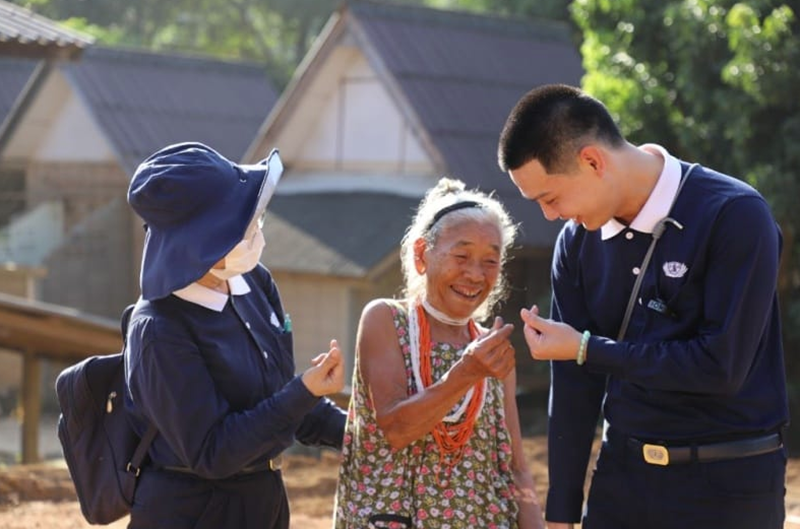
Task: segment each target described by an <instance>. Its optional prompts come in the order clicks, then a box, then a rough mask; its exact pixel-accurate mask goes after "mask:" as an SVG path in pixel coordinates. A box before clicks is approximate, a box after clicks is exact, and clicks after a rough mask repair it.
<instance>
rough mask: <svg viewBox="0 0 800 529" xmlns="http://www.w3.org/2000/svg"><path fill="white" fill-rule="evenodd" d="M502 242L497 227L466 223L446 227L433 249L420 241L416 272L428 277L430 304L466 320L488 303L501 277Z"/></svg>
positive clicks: (427, 295) (466, 221)
mask: <svg viewBox="0 0 800 529" xmlns="http://www.w3.org/2000/svg"><path fill="white" fill-rule="evenodd" d="M502 247H503V241H502V237H501V234H500V229H499V228H498V227H497V225H496V224H494V223H493V222H491V221H489V220H487V221H476V220H465V221H462V222H459V223H454V224H452V225H449V226H445V227H444V228H443V229H442V230H441V232H440V233H439V237H438V240H437V241H436V243H435V246H434V247H433V248H427V247H426V244H425V241H423V240H422V239H420V240H418V241H417V244H416V245H415V248H414V252H415V258H416V267H417V271H418V272H419V273H420V274H425V278H426V284H427V293H426V297H427V300H428V302H429V303H430V304H431V305H433V306H434V307H435V308H437V309H439V310H440V311H442V312H444V313H445V314H447V315H448V316H450V317H452V318H465V317H468V316H470V315H472V313H473V312H474V311H475V310H476V309H477V308H478V307H480V305H481V304H482V303H483V302H484V301H485V300H486V298H487V297H488V296H489V294H490V293H491V292H492V289H493V288H494V286H495V284H496V283H497V279H498V277H499V276H500V267H501V251H502V250H501V249H502Z"/></svg>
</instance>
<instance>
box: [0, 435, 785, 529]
mask: <svg viewBox="0 0 800 529" xmlns="http://www.w3.org/2000/svg"><path fill="white" fill-rule="evenodd" d="M524 447H525V452H526V454H527V455H528V461H529V463H530V464H531V468H532V470H533V472H534V476H535V478H536V485H537V489H538V493H539V497H540V498H541V499H543V498H544V495H545V490H546V488H547V473H546V467H545V461H546V443H545V440H544V438H543V437H541V436H538V437H532V438H527V439H525V441H524ZM337 468H338V455H337V454H335V453H333V452H324V453H323V454H322V455H321V456H320V457H319V458H314V457H308V456H289V457H288V458H287V461H286V463H285V470H284V478H285V481H286V485H287V488H288V492H289V500H290V504H291V509H292V528H293V529H329V528H330V526H331V512H332V509H333V494H334V489H335V487H336V472H337ZM786 510H787V523H786V525H785V528H786V529H800V459H792V460H790V462H789V468H788V472H787V494H786ZM126 525H127V520H126V519H122V520H119V521H118V522H116V523H114V524H112V525H108V526H106V527H110V528H113V529H122V528H124V527H126ZM0 527H1V528H3V529H34V528H42V529H88V528H90V527H92V526H90V525H89V524H87V523H86V522H85V521H84V519H83V517H82V516H81V512H80V507H79V505H78V502H77V500H76V499H75V492H74V489H73V488H72V482H71V481H70V478H69V474H68V473H67V469H66V466H65V465H64V463H63V461H53V462H48V463H42V464H38V465H17V466H9V467H5V468H2V467H0Z"/></svg>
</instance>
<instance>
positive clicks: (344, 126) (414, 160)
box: [293, 48, 434, 173]
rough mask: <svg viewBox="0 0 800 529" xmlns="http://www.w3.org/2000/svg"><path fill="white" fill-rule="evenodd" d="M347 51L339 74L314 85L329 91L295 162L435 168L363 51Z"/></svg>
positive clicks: (344, 166) (304, 165)
mask: <svg viewBox="0 0 800 529" xmlns="http://www.w3.org/2000/svg"><path fill="white" fill-rule="evenodd" d="M342 52H344V50H342ZM335 53H336V52H334V54H335ZM347 54H348V57H347V60H344V59H341V60H340V61H338V62H339V64H341V65H342V69H341V70H340V71H339V72H338V75H329V76H326V77H325V78H322V76H320V78H318V79H317V80H316V83H318V86H316V87H315V88H314V90H313V91H314V92H315V93H318V94H319V93H327V94H328V95H327V96H326V97H325V98H324V100H325V105H324V106H323V107H322V108H321V110H320V112H319V115H318V119H317V121H316V123H315V124H314V126H313V127H312V128H311V129H310V135H308V136H307V138H306V140H305V141H304V144H303V145H302V149H301V150H300V152H299V154H298V156H297V159H296V160H295V161H294V164H293V165H294V168H295V169H296V170H303V169H309V168H334V169H341V170H359V169H361V170H365V171H374V170H381V171H395V172H401V173H402V172H407V171H411V172H432V171H433V170H434V168H433V165H432V164H431V162H430V159H429V157H428V155H427V153H426V152H425V151H424V150H423V149H422V147H421V145H420V144H419V142H418V141H417V139H416V138H415V137H414V135H413V134H412V131H411V128H410V126H409V125H408V122H407V120H406V119H405V117H404V116H403V115H402V113H401V112H400V109H399V108H398V106H397V104H396V102H395V101H394V100H393V99H392V97H391V95H390V94H389V92H388V90H387V89H386V87H385V86H384V85H383V82H382V81H381V79H380V78H379V77H378V76H377V74H376V73H375V72H374V71H373V69H372V67H371V66H370V65H369V63H368V62H367V60H366V58H365V57H364V55H363V54H362V53H361V52H360V50H359V51H353V49H352V48H347ZM300 107H301V108H302V104H301V105H300ZM301 112H302V111H301Z"/></svg>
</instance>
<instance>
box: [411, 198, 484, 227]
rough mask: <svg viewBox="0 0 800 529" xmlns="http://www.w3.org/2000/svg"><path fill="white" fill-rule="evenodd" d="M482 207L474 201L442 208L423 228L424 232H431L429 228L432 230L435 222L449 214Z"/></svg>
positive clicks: (456, 203)
mask: <svg viewBox="0 0 800 529" xmlns="http://www.w3.org/2000/svg"><path fill="white" fill-rule="evenodd" d="M482 207H483V204H481V203H480V202H475V201H474V200H465V201H463V202H455V203H453V204H450V205H449V206H446V207H443V208H442V209H440V210H439V211H437V212H436V215H434V216H433V219H431V221H430V222H429V223H428V226H427V227H426V228H425V231H426V232H429V231H431V228H433V226H434V225H435V224H436V223H437V222H439V219H441V218H442V217H444V216H445V215H447V214H448V213H450V212H453V211H457V210H459V209H464V208H482Z"/></svg>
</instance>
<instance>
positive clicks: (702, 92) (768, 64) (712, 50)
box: [571, 0, 800, 438]
mask: <svg viewBox="0 0 800 529" xmlns="http://www.w3.org/2000/svg"><path fill="white" fill-rule="evenodd" d="M571 9H572V13H573V17H574V19H575V22H576V23H577V24H578V26H579V27H580V28H581V30H582V32H583V45H582V54H583V58H584V67H585V69H586V76H585V78H584V80H583V85H584V88H585V89H586V90H587V91H588V92H590V93H592V94H593V95H595V96H597V97H598V98H600V99H601V100H603V101H604V102H605V103H606V104H607V105H608V106H609V108H610V109H611V111H612V112H613V113H614V114H615V115H616V117H617V118H618V120H619V122H620V124H621V126H622V128H623V131H624V133H625V134H626V135H627V136H628V138H629V139H630V140H631V141H633V142H644V141H657V142H659V143H661V144H663V145H665V146H666V147H667V148H668V149H670V150H671V151H672V152H674V153H675V154H676V155H678V156H680V157H682V158H685V159H688V160H696V161H699V162H701V163H703V164H705V165H708V166H710V167H713V168H716V169H719V170H722V171H724V172H727V173H729V174H732V175H735V176H737V177H739V178H741V179H743V180H746V181H747V182H749V183H751V184H753V185H754V186H755V187H757V188H758V189H759V190H760V191H761V192H762V193H763V194H764V195H765V196H766V197H767V199H768V200H769V201H770V203H771V205H772V207H773V211H774V213H775V215H776V217H777V219H778V221H779V223H780V225H781V228H782V230H783V235H784V252H783V260H782V270H781V276H780V279H779V281H780V285H779V287H780V296H781V302H782V308H783V315H784V338H785V340H784V341H785V348H786V351H787V369H788V376H789V382H790V390H791V392H792V395H791V398H792V401H793V407H795V409H796V408H797V406H798V405H799V404H800V359H797V358H795V355H792V354H791V352H792V351H794V350H796V349H797V347H798V346H800V246H799V245H797V244H796V242H797V238H798V237H799V236H800V233H798V227H800V208H798V207H797V206H796V202H797V200H798V198H800V148H798V145H800V99H799V98H798V97H797V90H798V88H797V87H798V86H800V69H798V65H800V41H799V40H798V30H800V21H798V15H800V2H798V1H797V0H784V1H780V0H776V1H769V0H751V1H735V0H717V1H712V0H575V2H573V4H572V7H571ZM742 220H743V222H746V219H742ZM796 437H798V438H800V431H798V435H796Z"/></svg>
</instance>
